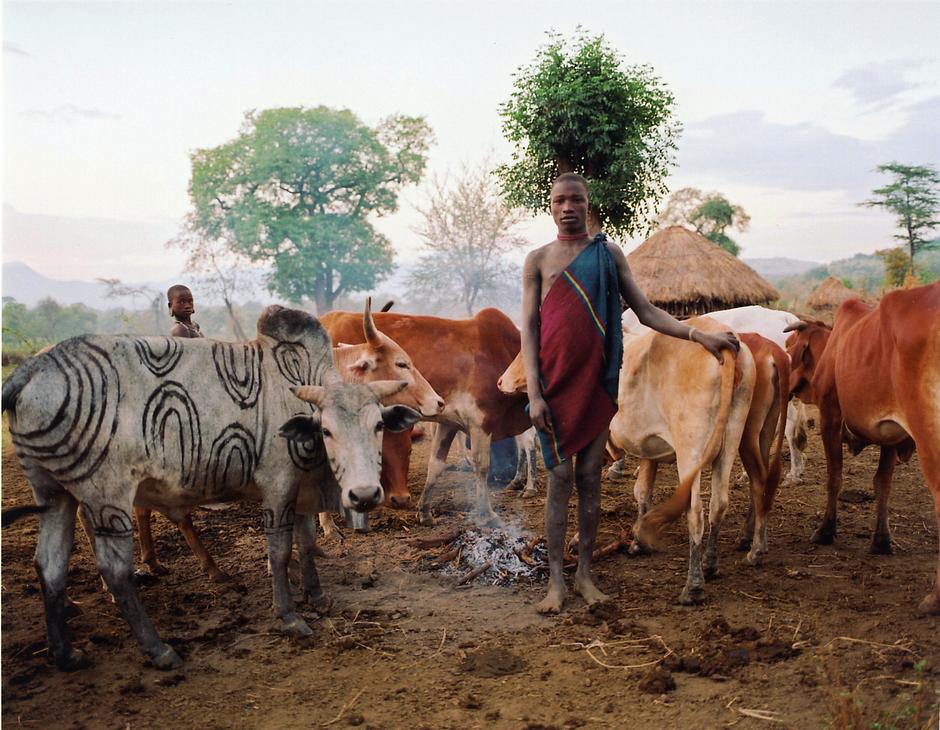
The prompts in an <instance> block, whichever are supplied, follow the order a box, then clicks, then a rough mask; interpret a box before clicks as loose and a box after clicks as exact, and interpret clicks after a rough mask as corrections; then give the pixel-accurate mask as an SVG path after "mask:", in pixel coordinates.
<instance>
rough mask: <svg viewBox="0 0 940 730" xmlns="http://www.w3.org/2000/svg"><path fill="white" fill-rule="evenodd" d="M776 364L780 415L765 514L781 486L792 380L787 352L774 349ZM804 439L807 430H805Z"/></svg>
mask: <svg viewBox="0 0 940 730" xmlns="http://www.w3.org/2000/svg"><path fill="white" fill-rule="evenodd" d="M772 352H773V358H774V366H775V367H776V368H777V380H778V383H777V388H778V397H779V398H780V415H779V416H778V421H779V422H778V423H777V445H776V451H775V453H774V455H773V456H771V457H770V468H769V469H768V470H767V483H766V484H765V485H764V499H763V502H762V503H761V510H762V511H763V514H765V515H766V514H768V513H769V512H770V508H771V507H772V506H773V504H774V496H776V494H777V488H778V487H779V486H780V470H781V463H782V461H783V437H784V433H785V432H786V430H787V404H788V403H789V402H790V392H789V382H790V359H789V358H788V357H787V355H786V353H784V352H782V351H781V350H778V349H776V348H775V349H773V351H772ZM803 434H804V439H805V434H806V432H805V431H804V432H803Z"/></svg>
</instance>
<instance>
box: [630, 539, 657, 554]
mask: <svg viewBox="0 0 940 730" xmlns="http://www.w3.org/2000/svg"><path fill="white" fill-rule="evenodd" d="M652 552H653V551H652V550H650V549H649V548H648V547H646V546H645V545H643V543H641V542H640V541H639V540H634V541H633V542H631V543H630V547H628V548H627V554H628V555H650V554H652Z"/></svg>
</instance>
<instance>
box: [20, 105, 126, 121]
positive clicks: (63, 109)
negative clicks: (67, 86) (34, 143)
mask: <svg viewBox="0 0 940 730" xmlns="http://www.w3.org/2000/svg"><path fill="white" fill-rule="evenodd" d="M23 114H26V115H27V116H34V117H41V118H43V119H46V120H48V121H50V122H73V121H75V120H76V119H120V118H121V115H120V114H115V113H114V112H107V111H103V110H101V109H89V108H87V107H80V106H76V105H75V104H61V105H59V106H57V107H55V108H53V109H27V110H26V111H24V112H23Z"/></svg>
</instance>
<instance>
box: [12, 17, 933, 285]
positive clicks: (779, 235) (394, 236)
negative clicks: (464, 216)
mask: <svg viewBox="0 0 940 730" xmlns="http://www.w3.org/2000/svg"><path fill="white" fill-rule="evenodd" d="M578 25H580V26H582V27H583V28H584V29H585V30H586V31H588V32H589V33H592V34H596V33H604V34H605V36H606V38H607V40H608V42H609V44H610V45H611V46H612V47H613V48H615V49H616V50H617V51H619V52H620V53H621V54H622V55H623V58H624V63H625V64H627V65H630V64H646V65H650V66H652V68H653V69H654V71H655V73H656V74H657V75H658V76H659V77H660V78H661V79H662V80H663V81H664V82H665V84H666V85H667V86H668V87H669V89H670V90H671V91H672V92H673V94H674V95H675V97H676V100H677V106H676V114H677V117H678V119H679V121H680V122H681V123H682V126H683V132H682V135H681V137H680V139H679V152H678V155H677V165H676V167H675V168H674V169H673V172H672V174H671V176H670V178H669V186H670V188H671V189H673V190H675V189H678V188H681V187H686V186H692V187H697V188H701V189H703V190H715V191H718V192H721V193H722V194H724V195H725V196H726V197H727V198H728V199H729V200H731V201H732V202H733V203H735V204H737V205H740V206H742V207H743V208H744V209H745V210H746V211H747V213H749V214H750V216H751V225H750V228H749V229H748V230H747V231H745V232H741V233H739V232H732V237H734V238H735V240H737V241H738V243H739V244H740V245H741V246H742V248H743V253H742V256H743V257H745V258H756V257H760V258H763V257H771V256H789V257H792V258H799V259H805V260H811V261H830V260H835V259H839V258H843V257H845V256H850V255H852V254H854V253H857V252H862V253H871V252H872V251H874V250H876V249H879V248H884V247H886V246H888V245H891V244H892V236H893V234H894V233H895V229H894V221H893V219H892V217H891V216H890V215H889V214H887V213H885V212H883V211H881V210H877V209H876V210H872V209H868V208H863V207H859V205H858V204H859V203H860V202H861V201H863V200H865V199H866V198H868V197H869V195H870V192H871V190H872V189H873V188H874V187H877V186H878V185H879V184H882V183H883V182H884V181H885V179H884V178H883V177H882V176H879V175H878V174H876V173H875V172H874V168H875V166H876V165H878V164H881V163H886V162H890V161H893V160H896V161H898V162H902V163H905V164H937V163H938V162H940V121H938V120H940V50H938V45H937V43H936V32H935V30H936V29H937V28H940V3H938V2H935V1H932V2H915V3H905V2H891V3H887V2H884V1H883V0H879V1H878V2H848V1H845V2H821V1H816V2H809V3H798V2H783V1H769V0H768V1H767V2H763V1H761V2H758V1H756V0H755V1H752V2H706V1H704V0H702V1H700V2H670V1H665V2H621V1H617V2H593V1H592V0H580V2H578V3H571V2H564V3H562V2H553V1H551V0H539V1H538V2H514V1H512V0H501V1H500V2H489V1H487V0H477V1H476V2H473V3H470V2H460V1H457V0H452V1H450V2H444V1H442V0H428V1H426V2H418V1H414V0H410V1H408V2H405V1H402V2H396V1H395V0H383V1H382V2H357V1H356V0H346V1H345V2H335V1H332V2H303V3H289V2H277V1H271V0H269V1H268V2H201V3H197V2H172V3H165V2H159V3H158V2H116V3H93V2H67V3H46V2H4V3H3V6H2V28H3V114H2V124H3V168H2V170H3V172H2V201H3V260H4V261H14V260H16V261H23V262H25V263H26V264H28V265H29V266H31V267H32V268H34V269H36V270H37V271H39V272H40V273H42V274H44V275H46V276H50V277H54V278H67V279H92V278H94V277H115V278H122V279H124V280H141V279H147V278H149V279H157V278H165V277H172V276H174V275H176V274H178V273H179V272H180V270H181V268H182V264H183V259H184V255H183V253H181V252H179V251H174V250H167V249H165V247H164V243H165V241H166V240H167V239H168V238H169V237H171V236H172V235H173V233H174V232H175V231H176V230H178V228H179V225H180V222H181V220H182V218H183V216H184V215H185V214H186V212H187V211H188V210H189V208H190V205H189V200H188V196H187V185H188V183H189V176H190V171H191V168H190V154H191V153H192V152H193V151H194V150H196V149H200V148H207V147H213V146H216V145H219V144H222V143H224V142H227V141H229V140H230V139H232V138H233V137H234V136H235V135H236V134H237V133H238V129H239V127H240V125H241V123H242V120H243V117H244V114H245V112H246V111H249V110H252V109H257V110H260V109H265V108H270V107H279V106H307V107H312V106H318V105H321V104H323V105H327V106H330V107H334V108H348V109H351V110H352V111H353V112H355V113H356V114H357V115H358V116H359V117H360V118H361V119H362V120H363V121H364V122H366V123H368V124H375V123H377V122H379V121H380V120H381V119H382V118H383V117H385V116H387V115H389V114H392V113H402V114H407V115H422V116H424V117H426V118H427V121H428V123H429V124H430V126H431V127H432V129H433V130H434V133H435V138H436V143H435V144H434V146H433V147H432V148H431V150H430V153H429V157H428V174H429V175H433V174H438V175H443V174H446V173H447V172H448V171H450V170H455V169H456V168H457V167H458V166H459V165H461V164H462V163H475V162H479V161H480V160H482V159H485V158H490V159H492V160H494V161H496V162H500V161H504V160H507V159H508V157H509V154H510V152H511V147H510V146H509V145H508V143H507V142H505V141H504V140H503V138H502V134H501V128H500V118H499V114H498V109H499V105H500V104H501V103H502V102H504V101H506V100H507V99H508V98H509V95H510V93H511V91H512V81H513V74H514V73H515V72H516V71H517V70H518V69H519V68H520V67H521V66H523V65H527V64H528V63H530V62H531V61H532V59H533V58H534V57H535V54H536V51H537V50H538V48H539V47H540V46H541V45H543V44H544V43H545V41H546V35H545V33H546V31H548V30H552V29H553V30H555V31H559V32H562V33H564V34H569V33H571V32H573V31H574V29H575V28H576V27H577V26H578ZM928 29H929V30H928ZM425 190H426V189H425V188H424V187H422V186H418V187H413V188H410V189H407V190H405V191H404V192H403V193H402V195H401V198H400V202H401V205H400V209H399V211H398V212H397V213H395V214H393V215H390V216H387V217H385V218H382V219H379V220H377V221H376V225H377V227H378V228H379V229H380V230H381V231H382V232H383V233H385V234H386V235H387V236H389V238H390V239H391V240H392V242H393V245H394V246H395V248H396V250H397V252H398V254H399V257H400V258H401V259H402V260H413V259H414V258H415V257H416V256H417V255H419V253H420V250H419V246H420V239H419V237H418V236H417V234H416V233H415V232H414V226H415V225H416V223H417V221H418V214H417V212H416V206H418V205H420V204H421V201H422V199H423V197H422V196H423V195H424V193H425ZM521 232H522V233H523V234H524V235H525V236H526V237H527V238H528V239H529V240H530V241H531V243H532V246H533V247H534V246H535V245H541V244H543V243H545V242H547V241H549V240H551V239H552V237H553V235H554V226H553V224H552V221H551V219H550V218H549V217H548V216H544V215H543V216H537V217H534V218H533V219H532V220H531V221H529V222H527V223H526V224H524V225H523V227H522V229H521ZM640 242H641V239H640V238H637V239H635V240H633V241H625V242H624V244H625V246H626V248H627V249H628V250H629V249H632V248H633V247H634V246H635V245H637V244H638V243H640Z"/></svg>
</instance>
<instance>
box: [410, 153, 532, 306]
mask: <svg viewBox="0 0 940 730" xmlns="http://www.w3.org/2000/svg"><path fill="white" fill-rule="evenodd" d="M428 200H429V202H428V203H427V205H426V206H425V207H423V208H421V209H420V213H421V218H422V220H421V223H420V224H419V225H418V227H417V228H416V232H417V233H418V235H419V236H421V238H422V240H423V248H424V250H425V251H426V253H425V255H423V256H422V257H421V258H420V259H419V260H418V263H417V265H416V266H415V268H414V270H413V271H412V272H411V274H410V275H409V277H408V282H407V285H408V296H409V298H411V299H413V300H416V301H422V302H426V303H428V304H431V305H432V306H433V307H435V308H437V310H438V311H447V310H449V309H451V308H453V307H454V305H455V304H456V305H459V308H460V309H462V310H463V312H465V313H466V314H467V316H468V317H471V316H473V313H474V311H475V310H476V309H477V308H478V307H480V306H482V305H501V304H504V303H508V302H509V301H517V300H518V281H519V272H518V267H517V266H515V265H514V264H512V263H511V262H509V261H507V259H506V254H507V253H509V252H510V251H512V250H513V249H518V248H520V247H522V246H525V245H526V244H527V241H526V239H525V238H523V237H522V236H520V235H518V234H517V233H516V232H515V231H514V228H515V227H516V226H517V225H518V224H519V223H520V222H522V221H523V220H524V218H525V216H524V214H523V213H522V212H521V211H520V210H518V209H512V208H510V207H509V206H508V205H506V203H505V202H504V201H503V200H502V199H501V197H500V194H499V189H498V186H497V183H496V181H495V179H494V178H493V175H492V173H491V172H490V171H489V168H488V166H487V165H486V163H481V164H480V165H477V166H475V167H471V166H464V168H463V169H462V170H461V171H460V173H459V174H458V175H457V176H455V177H454V178H452V179H450V180H448V179H443V180H442V179H437V180H435V181H434V182H433V183H432V185H431V189H430V194H429V195H428Z"/></svg>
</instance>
